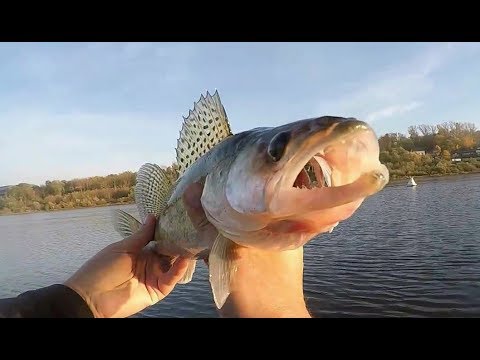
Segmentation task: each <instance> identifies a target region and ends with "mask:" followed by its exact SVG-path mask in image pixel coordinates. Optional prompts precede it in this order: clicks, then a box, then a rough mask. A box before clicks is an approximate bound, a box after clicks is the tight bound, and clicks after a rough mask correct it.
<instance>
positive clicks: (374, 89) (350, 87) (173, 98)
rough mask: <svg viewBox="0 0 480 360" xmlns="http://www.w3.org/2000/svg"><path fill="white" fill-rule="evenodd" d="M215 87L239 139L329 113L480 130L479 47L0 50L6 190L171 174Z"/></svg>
mask: <svg viewBox="0 0 480 360" xmlns="http://www.w3.org/2000/svg"><path fill="white" fill-rule="evenodd" d="M215 89H218V91H219V93H220V96H221V98H222V101H223V103H224V106H225V108H226V110H227V113H228V115H229V118H230V122H231V126H232V129H233V131H234V132H239V131H242V130H246V129H249V128H252V127H256V126H274V125H280V124H283V123H286V122H290V121H294V120H298V119H302V118H307V117H313V116H322V115H338V116H352V117H357V118H360V119H363V120H366V121H368V122H369V123H371V124H372V126H373V127H374V128H375V130H376V131H377V133H378V134H379V135H381V134H383V133H385V132H397V131H398V132H404V133H406V130H407V127H408V126H409V125H412V124H418V123H432V124H435V123H439V122H444V121H469V122H474V123H476V124H477V126H479V127H480V44H478V43H1V44H0V129H1V130H0V185H7V184H16V183H19V182H29V183H34V184H42V183H44V182H45V180H49V179H72V178H75V177H86V176H94V175H108V174H110V173H119V172H122V171H125V170H132V171H136V170H138V168H139V167H140V166H141V165H142V164H143V163H145V162H154V163H157V164H160V165H169V164H170V163H171V162H172V161H173V160H174V154H175V151H174V147H175V144H176V139H177V136H178V132H179V130H180V128H181V121H182V116H183V115H187V114H188V110H189V109H190V108H191V107H192V106H193V102H194V101H196V100H198V98H199V96H200V94H201V93H205V92H206V91H207V90H209V91H211V92H212V93H213V92H214V91H215Z"/></svg>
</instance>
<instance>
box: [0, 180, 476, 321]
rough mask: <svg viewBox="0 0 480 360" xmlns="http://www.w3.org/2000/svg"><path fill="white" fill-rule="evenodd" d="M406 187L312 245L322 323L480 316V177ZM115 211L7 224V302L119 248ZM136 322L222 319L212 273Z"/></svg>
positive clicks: (312, 277)
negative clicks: (113, 244)
mask: <svg viewBox="0 0 480 360" xmlns="http://www.w3.org/2000/svg"><path fill="white" fill-rule="evenodd" d="M405 183H406V182H401V183H398V184H396V185H392V186H389V187H387V188H385V189H384V190H383V191H382V192H381V193H379V194H377V195H375V196H374V197H372V198H370V199H368V200H366V201H365V202H364V204H363V205H362V207H361V208H360V209H359V210H358V211H357V212H356V213H355V214H354V216H353V217H351V218H350V219H348V220H347V221H345V222H343V223H341V224H340V225H339V226H338V227H337V228H336V229H335V231H334V232H333V233H332V234H326V235H322V236H320V237H319V238H318V239H315V240H314V241H312V242H311V243H310V244H309V245H307V246H306V249H305V295H306V298H307V304H308V307H309V309H310V311H311V312H312V314H313V315H314V316H324V317H325V316H480V175H467V176H453V177H443V178H436V179H425V180H423V179H420V178H418V179H417V183H418V186H417V188H407V187H405ZM122 208H123V209H125V210H127V211H132V212H135V208H134V206H123V207H122ZM111 210H112V207H104V208H93V209H80V210H69V211H59V212H50V213H37V214H27V215H16V216H0V297H7V296H14V295H17V294H18V293H20V292H22V291H26V290H29V289H33V288H38V287H41V286H47V285H50V284H53V283H58V282H61V281H63V280H65V278H66V277H67V276H68V275H69V274H71V273H72V272H74V271H75V270H76V269H77V268H78V267H79V266H80V265H81V264H82V263H83V262H84V261H85V260H87V259H88V258H89V257H91V256H92V255H94V254H95V253H96V252H97V251H98V250H100V249H101V248H102V247H104V246H105V245H107V244H109V243H111V242H114V241H117V240H119V239H120V237H119V235H118V234H117V233H115V232H114V230H113V227H112V224H111ZM137 316H147V317H212V316H213V317H216V316H217V312H216V310H215V306H214V303H213V300H212V295H211V291H210V288H209V284H208V281H207V271H206V267H205V265H204V264H203V263H201V262H199V264H198V266H197V271H196V273H195V276H194V280H193V281H192V282H191V283H190V284H187V285H179V286H178V287H176V289H175V290H174V291H173V292H172V294H170V296H168V297H167V298H166V299H165V300H164V301H162V302H160V303H158V304H157V305H155V306H153V307H151V308H149V309H147V310H146V311H144V312H142V313H140V314H138V315H137Z"/></svg>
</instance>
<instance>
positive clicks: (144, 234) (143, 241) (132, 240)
mask: <svg viewBox="0 0 480 360" xmlns="http://www.w3.org/2000/svg"><path fill="white" fill-rule="evenodd" d="M155 225H156V218H155V216H153V215H151V214H150V215H148V216H147V218H146V219H145V224H143V225H142V227H141V228H140V229H139V230H138V231H137V232H136V233H134V234H132V235H130V236H129V237H127V238H125V239H124V240H122V242H123V245H124V246H125V248H126V250H127V251H140V250H141V249H143V248H144V247H145V246H146V245H147V244H148V243H149V242H150V241H152V240H153V237H154V235H155Z"/></svg>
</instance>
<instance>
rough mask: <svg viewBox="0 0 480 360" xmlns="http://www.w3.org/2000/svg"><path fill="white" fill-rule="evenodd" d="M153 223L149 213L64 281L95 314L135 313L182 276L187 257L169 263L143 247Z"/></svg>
mask: <svg viewBox="0 0 480 360" xmlns="http://www.w3.org/2000/svg"><path fill="white" fill-rule="evenodd" d="M155 224H156V221H155V217H154V216H152V215H150V216H149V217H147V219H146V220H145V224H144V225H143V226H142V227H141V228H140V229H139V230H138V231H137V232H136V233H134V234H132V235H131V236H129V237H127V238H125V239H123V240H121V241H119V242H116V243H113V244H111V245H108V246H107V247H106V248H104V249H103V250H101V251H100V252H99V253H98V254H96V255H95V256H94V257H93V258H91V259H90V260H89V261H87V262H86V263H85V264H84V265H83V266H82V267H81V268H80V269H79V270H78V271H77V272H76V273H75V274H74V275H73V276H72V277H70V278H69V279H68V280H67V281H66V282H65V285H66V286H68V287H70V288H71V289H73V290H74V291H76V292H77V293H78V294H79V295H80V296H81V297H82V298H83V299H84V300H85V302H86V303H87V304H88V306H89V307H90V309H91V310H92V312H93V314H94V316H95V317H105V318H111V317H128V316H131V315H133V314H136V313H137V312H139V311H141V310H143V309H145V308H146V307H148V306H151V305H154V304H156V303H157V302H158V301H160V300H162V299H163V298H165V297H166V296H167V295H168V294H170V292H171V291H172V290H173V288H174V287H175V285H176V284H177V282H178V281H179V280H180V279H181V278H182V276H183V275H184V273H185V271H186V270H187V265H188V262H187V260H185V259H183V258H177V259H175V261H174V262H173V264H171V263H170V258H167V257H163V256H161V255H159V254H157V253H156V252H155V251H154V250H153V248H152V247H149V246H146V245H147V244H148V243H149V242H150V241H151V240H153V236H154V231H155ZM166 262H168V263H166ZM168 268H169V269H168Z"/></svg>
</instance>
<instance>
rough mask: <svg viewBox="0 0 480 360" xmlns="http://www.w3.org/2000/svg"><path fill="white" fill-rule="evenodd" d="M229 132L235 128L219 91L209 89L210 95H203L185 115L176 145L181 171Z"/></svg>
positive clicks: (230, 133)
mask: <svg viewBox="0 0 480 360" xmlns="http://www.w3.org/2000/svg"><path fill="white" fill-rule="evenodd" d="M230 135H232V131H231V129H230V124H229V122H228V117H227V114H226V112H225V108H224V107H223V105H222V102H221V101H220V96H219V95H218V91H215V94H213V96H211V95H210V93H209V92H208V91H207V96H206V97H204V96H203V95H202V96H201V97H200V100H198V101H197V102H196V103H194V107H193V110H190V113H189V114H188V117H186V118H183V126H182V130H181V131H180V137H179V139H178V141H177V149H176V151H177V165H178V172H179V175H182V174H183V172H184V171H185V169H186V168H187V167H189V166H190V165H192V164H193V163H194V162H195V161H196V160H197V159H198V158H199V157H201V156H202V155H204V154H205V153H207V152H208V151H209V150H210V149H211V148H212V147H214V146H215V145H217V144H218V143H219V142H220V141H222V140H223V139H225V138H226V137H228V136H230Z"/></svg>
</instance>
